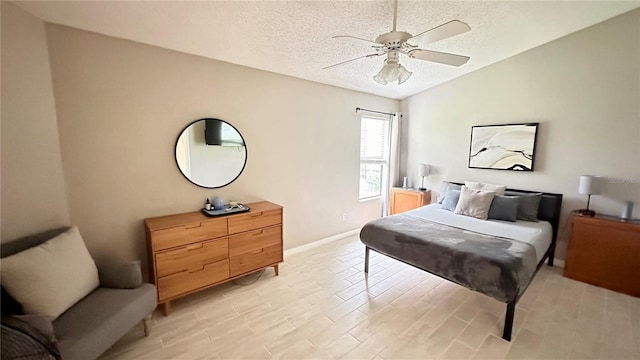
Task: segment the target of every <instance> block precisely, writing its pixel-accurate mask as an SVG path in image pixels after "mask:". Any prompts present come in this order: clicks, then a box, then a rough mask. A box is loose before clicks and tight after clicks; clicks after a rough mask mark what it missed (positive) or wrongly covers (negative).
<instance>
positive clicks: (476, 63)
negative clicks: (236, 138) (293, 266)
mask: <svg viewBox="0 0 640 360" xmlns="http://www.w3.org/2000/svg"><path fill="white" fill-rule="evenodd" d="M16 5H18V6H20V7H22V8H23V9H25V10H27V11H28V12H30V13H32V14H33V15H35V16H37V17H39V18H41V19H43V20H45V21H48V22H51V23H55V24H62V25H67V26H71V27H75V28H79V29H84V30H89V31H94V32H97V33H101V34H105V35H110V36H115V37H119V38H123V39H129V40H133V41H137V42H141V43H145V44H151V45H156V46H160V47H164V48H168V49H173V50H178V51H182V52H186V53H190V54H196V55H201V56H205V57H209V58H213V59H218V60H223V61H227V62H231V63H235V64H240V65H245V66H249V67H253V68H258V69H263V70H267V71H272V72H275V73H280V74H286V75H290V76H295V77H298V78H302V79H307V80H311V81H316V82H320V83H325V84H331V85H335V86H339V87H343V88H348V89H354V90H359V91H363V92H367V93H371V94H377V95H382V96H386V97H390V98H395V99H402V98H405V97H407V96H410V95H413V94H416V93H418V92H420V91H423V90H426V89H428V88H430V87H433V86H435V85H438V84H441V83H443V82H445V81H448V80H450V79H452V78H455V77H458V76H460V75H463V74H466V73H468V72H471V71H473V70H476V69H479V68H481V67H484V66H487V65H489V64H491V63H494V62H497V61H500V60H502V59H505V58H508V57H510V56H513V55H515V54H518V53H521V52H523V51H525V50H528V49H531V48H533V47H536V46H539V45H542V44H544V43H547V42H549V41H552V40H554V39H557V38H559V37H562V36H564V35H567V34H569V33H572V32H575V31H578V30H580V29H583V28H585V27H588V26H590V25H593V24H596V23H598V22H601V21H604V20H606V19H608V18H611V17H614V16H616V15H619V14H622V13H624V12H627V11H629V10H632V9H634V8H638V7H640V1H406V0H400V1H399V4H398V25H397V30H399V31H407V32H409V33H411V34H413V35H416V34H419V33H421V32H423V31H425V30H428V29H430V28H433V27H435V26H438V25H440V24H442V23H445V22H447V21H449V20H453V19H458V20H461V21H464V22H466V23H468V24H469V25H470V26H471V31H469V32H467V33H464V34H461V35H458V36H456V37H453V38H449V39H445V40H442V41H439V42H437V43H434V44H431V45H429V46H428V47H427V48H428V49H431V50H437V51H444V52H452V53H457V54H461V55H467V56H470V57H471V60H469V62H468V63H467V64H466V65H463V66H461V67H460V68H455V67H450V66H447V65H441V64H435V63H428V62H424V61H421V60H415V59H409V58H407V57H405V56H404V55H403V56H402V57H401V59H400V63H401V64H403V65H404V66H405V67H406V68H407V69H408V70H409V71H411V72H413V76H412V77H411V78H410V79H409V80H408V81H407V82H406V83H404V84H402V85H397V84H389V85H380V84H378V83H376V82H375V81H374V80H373V79H372V77H373V75H375V74H376V73H377V72H378V70H379V69H380V68H381V67H382V64H383V57H378V58H373V59H361V60H358V61H354V62H352V63H349V64H347V65H344V66H341V67H336V68H332V69H328V70H322V68H323V67H325V66H328V65H332V64H334V63H337V62H341V61H344V60H348V59H351V58H355V57H358V56H361V55H366V54H369V53H371V51H370V49H369V48H368V47H367V46H366V45H359V44H353V43H349V42H347V41H344V40H338V39H332V38H331V37H332V36H335V35H352V36H356V37H359V38H364V39H370V40H375V38H376V37H377V36H378V35H380V34H382V33H386V32H389V31H391V28H392V22H393V2H392V1H391V0H388V1H29V2H16Z"/></svg>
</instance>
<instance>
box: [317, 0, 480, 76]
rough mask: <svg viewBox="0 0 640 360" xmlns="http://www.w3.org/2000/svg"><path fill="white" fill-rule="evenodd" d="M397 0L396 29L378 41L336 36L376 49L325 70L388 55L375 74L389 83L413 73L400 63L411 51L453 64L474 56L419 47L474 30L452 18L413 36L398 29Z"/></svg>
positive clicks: (416, 55)
mask: <svg viewBox="0 0 640 360" xmlns="http://www.w3.org/2000/svg"><path fill="white" fill-rule="evenodd" d="M394 3H395V4H394V9H393V30H392V31H390V32H388V33H385V34H382V35H380V36H378V37H377V38H376V40H375V41H370V40H365V39H361V38H358V37H355V36H348V35H339V36H334V37H333V38H334V39H345V40H348V41H352V42H356V43H359V44H365V45H368V46H370V47H371V48H372V50H373V53H371V54H368V55H363V56H360V57H357V58H355V59H351V60H347V61H343V62H340V63H337V64H333V65H330V66H327V67H324V68H323V70H325V69H330V68H333V67H336V66H340V65H344V64H347V63H350V62H352V61H355V60H359V59H364V58H374V57H378V56H382V55H386V56H387V58H386V59H385V61H384V66H383V67H382V69H381V70H380V72H378V74H376V75H375V76H374V77H373V79H374V80H375V81H376V82H378V83H380V84H382V85H386V84H387V83H389V82H393V81H396V80H397V81H398V84H402V83H403V82H405V81H407V79H409V77H411V74H412V73H411V72H409V71H407V69H406V68H405V67H404V66H402V65H400V54H404V55H407V56H408V57H409V58H411V59H418V60H425V61H431V62H436V63H440V64H446V65H452V66H460V65H463V64H465V63H466V62H467V61H469V59H470V58H469V57H468V56H464V55H456V54H449V53H443V52H438V51H433V50H425V49H420V48H419V47H418V46H419V45H418V44H430V43H434V42H436V41H439V40H442V39H446V38H450V37H452V36H455V35H459V34H462V33H465V32H467V31H469V30H471V28H470V27H469V25H467V24H466V23H464V22H462V21H460V20H452V21H449V22H447V23H444V24H442V25H440V26H436V27H434V28H433V29H430V30H427V31H425V32H423V33H420V34H418V35H416V36H413V35H411V34H409V33H408V32H404V31H396V21H397V17H398V0H395V2H394Z"/></svg>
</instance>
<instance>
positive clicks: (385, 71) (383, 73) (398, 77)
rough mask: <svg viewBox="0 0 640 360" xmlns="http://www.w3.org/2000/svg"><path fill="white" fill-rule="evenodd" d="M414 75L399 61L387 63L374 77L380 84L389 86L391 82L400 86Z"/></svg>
mask: <svg viewBox="0 0 640 360" xmlns="http://www.w3.org/2000/svg"><path fill="white" fill-rule="evenodd" d="M412 74H413V73H412V72H410V71H408V70H407V69H406V68H405V67H404V66H402V65H400V63H399V62H397V61H385V64H384V66H383V67H382V69H380V71H379V72H378V73H377V74H376V76H374V77H373V80H375V81H376V82H377V83H378V84H381V85H387V84H388V83H390V82H396V81H397V82H398V85H400V84H402V83H404V82H405V81H407V80H408V79H409V78H410V77H411V75H412Z"/></svg>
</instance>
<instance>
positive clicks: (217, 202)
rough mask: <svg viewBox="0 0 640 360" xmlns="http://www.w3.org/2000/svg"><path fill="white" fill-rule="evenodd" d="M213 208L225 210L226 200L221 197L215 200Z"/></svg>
mask: <svg viewBox="0 0 640 360" xmlns="http://www.w3.org/2000/svg"><path fill="white" fill-rule="evenodd" d="M213 208H214V209H216V210H222V209H224V200H223V199H222V198H221V197H220V196H216V197H215V198H213Z"/></svg>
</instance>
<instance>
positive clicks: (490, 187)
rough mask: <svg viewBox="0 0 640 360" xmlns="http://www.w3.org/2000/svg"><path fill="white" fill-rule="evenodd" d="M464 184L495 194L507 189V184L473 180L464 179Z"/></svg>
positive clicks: (500, 193) (502, 192)
mask: <svg viewBox="0 0 640 360" xmlns="http://www.w3.org/2000/svg"><path fill="white" fill-rule="evenodd" d="M464 186H466V187H468V188H469V189H473V190H484V191H493V192H495V193H496V195H504V191H505V190H506V189H507V185H494V184H488V183H481V182H475V181H465V182H464Z"/></svg>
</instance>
